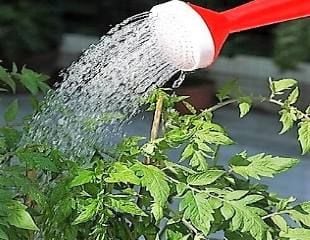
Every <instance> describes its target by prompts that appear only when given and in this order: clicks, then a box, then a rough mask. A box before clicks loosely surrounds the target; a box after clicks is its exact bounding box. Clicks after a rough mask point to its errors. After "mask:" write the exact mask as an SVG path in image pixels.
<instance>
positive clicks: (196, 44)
mask: <svg viewBox="0 0 310 240" xmlns="http://www.w3.org/2000/svg"><path fill="white" fill-rule="evenodd" d="M150 18H151V24H152V25H153V26H151V27H152V29H153V31H154V36H155V38H156V41H157V44H158V45H159V48H160V51H161V52H162V54H163V55H164V56H165V57H166V58H167V61H168V62H169V63H171V64H173V65H174V66H176V67H177V68H179V69H180V70H183V71H192V70H195V69H199V68H205V67H207V66H209V65H210V64H212V62H213V60H214V57H215V46H214V41H213V38H212V35H211V32H210V30H209V28H208V26H207V25H206V23H205V22H204V20H203V19H202V17H201V16H200V15H199V14H198V13H197V12H196V11H195V10H194V9H193V8H192V7H191V6H190V5H188V4H187V3H185V2H182V1H179V0H172V1H169V2H166V3H163V4H159V5H157V6H155V7H153V8H152V9H151V14H150Z"/></svg>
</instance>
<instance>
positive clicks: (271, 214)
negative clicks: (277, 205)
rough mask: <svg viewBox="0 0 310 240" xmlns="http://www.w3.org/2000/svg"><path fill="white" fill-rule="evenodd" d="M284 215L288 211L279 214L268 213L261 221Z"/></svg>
mask: <svg viewBox="0 0 310 240" xmlns="http://www.w3.org/2000/svg"><path fill="white" fill-rule="evenodd" d="M285 213H288V211H285V210H284V211H280V212H274V213H270V214H268V215H266V216H263V217H262V219H263V220H265V219H268V218H271V217H273V216H277V215H281V214H285Z"/></svg>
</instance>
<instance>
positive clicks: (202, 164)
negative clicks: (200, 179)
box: [189, 151, 208, 171]
mask: <svg viewBox="0 0 310 240" xmlns="http://www.w3.org/2000/svg"><path fill="white" fill-rule="evenodd" d="M189 164H190V165H191V166H192V167H194V168H195V167H197V169H198V170H200V171H206V170H207V169H208V163H207V161H206V159H205V157H204V153H203V152H202V151H195V152H194V154H193V156H192V158H191V160H190V162H189Z"/></svg>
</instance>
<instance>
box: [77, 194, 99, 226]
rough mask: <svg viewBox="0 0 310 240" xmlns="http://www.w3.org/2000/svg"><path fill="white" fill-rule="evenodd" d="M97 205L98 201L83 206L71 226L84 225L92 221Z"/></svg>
mask: <svg viewBox="0 0 310 240" xmlns="http://www.w3.org/2000/svg"><path fill="white" fill-rule="evenodd" d="M98 204H99V203H98V201H97V200H94V201H92V202H91V203H90V204H88V205H86V206H83V210H82V212H81V213H80V215H79V216H78V217H77V218H76V219H75V220H74V221H73V225H76V224H80V223H84V222H87V221H89V220H90V219H92V218H93V217H94V216H95V215H96V213H97V208H98Z"/></svg>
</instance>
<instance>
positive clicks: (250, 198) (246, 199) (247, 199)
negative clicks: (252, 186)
mask: <svg viewBox="0 0 310 240" xmlns="http://www.w3.org/2000/svg"><path fill="white" fill-rule="evenodd" d="M262 199H264V196H262V195H256V194H253V195H248V196H246V197H244V198H241V199H240V200H239V201H240V202H242V203H243V204H244V205H248V204H252V203H256V202H259V201H260V200H262Z"/></svg>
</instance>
